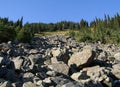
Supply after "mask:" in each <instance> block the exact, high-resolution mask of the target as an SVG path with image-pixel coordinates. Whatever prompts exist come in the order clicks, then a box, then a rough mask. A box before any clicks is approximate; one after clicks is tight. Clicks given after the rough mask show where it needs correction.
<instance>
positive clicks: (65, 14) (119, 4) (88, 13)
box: [0, 0, 120, 23]
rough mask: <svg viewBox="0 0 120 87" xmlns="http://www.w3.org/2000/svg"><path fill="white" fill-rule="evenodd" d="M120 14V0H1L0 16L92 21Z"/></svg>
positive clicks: (56, 20)
mask: <svg viewBox="0 0 120 87" xmlns="http://www.w3.org/2000/svg"><path fill="white" fill-rule="evenodd" d="M117 12H118V13H119V14H120V0H1V1H0V17H8V18H9V19H10V20H13V21H16V20H17V19H19V18H21V17H22V16H23V19H24V20H23V21H24V23H26V22H30V23H31V22H45V23H50V22H53V23H54V22H58V21H62V20H67V21H74V22H79V21H80V20H81V19H82V18H83V19H85V20H87V21H89V22H90V21H92V20H94V19H95V17H98V18H103V17H104V14H109V15H110V16H113V15H114V14H116V13H117Z"/></svg>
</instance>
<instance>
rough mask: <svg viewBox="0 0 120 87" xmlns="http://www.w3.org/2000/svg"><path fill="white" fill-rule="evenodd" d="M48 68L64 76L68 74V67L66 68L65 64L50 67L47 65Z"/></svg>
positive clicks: (55, 64)
mask: <svg viewBox="0 0 120 87" xmlns="http://www.w3.org/2000/svg"><path fill="white" fill-rule="evenodd" d="M48 67H49V68H50V69H51V70H53V71H56V72H59V73H63V74H65V75H68V72H69V66H67V65H66V64H65V63H63V62H61V63H53V64H52V65H48Z"/></svg>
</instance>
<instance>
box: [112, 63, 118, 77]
mask: <svg viewBox="0 0 120 87" xmlns="http://www.w3.org/2000/svg"><path fill="white" fill-rule="evenodd" d="M112 73H113V75H115V76H116V77H117V78H118V79H120V64H115V65H113V66H112Z"/></svg>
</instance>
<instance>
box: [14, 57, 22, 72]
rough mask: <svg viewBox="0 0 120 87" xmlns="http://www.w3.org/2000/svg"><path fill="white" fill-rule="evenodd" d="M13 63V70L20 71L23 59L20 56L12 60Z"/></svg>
mask: <svg viewBox="0 0 120 87" xmlns="http://www.w3.org/2000/svg"><path fill="white" fill-rule="evenodd" d="M13 62H14V65H15V69H18V70H20V69H21V66H22V63H23V59H22V58H21V57H20V56H18V57H16V58H13Z"/></svg>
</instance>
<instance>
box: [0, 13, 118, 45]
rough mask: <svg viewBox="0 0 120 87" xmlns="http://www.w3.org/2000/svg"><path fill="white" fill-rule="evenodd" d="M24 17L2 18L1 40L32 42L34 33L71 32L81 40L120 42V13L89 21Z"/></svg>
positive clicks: (38, 34)
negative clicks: (45, 20) (32, 20)
mask: <svg viewBox="0 0 120 87" xmlns="http://www.w3.org/2000/svg"><path fill="white" fill-rule="evenodd" d="M22 22H23V18H21V19H18V20H17V21H16V22H13V21H10V20H8V18H0V42H7V41H13V40H18V41H20V42H30V41H31V39H32V38H33V36H34V35H36V36H43V35H51V34H69V35H71V36H74V37H75V38H76V40H77V41H80V42H90V43H91V42H98V41H100V42H101V43H113V44H118V45H119V44H120V36H119V35H120V15H119V14H118V13H117V14H116V15H115V16H114V17H110V16H109V15H105V16H104V19H99V18H96V19H95V20H93V21H92V22H90V23H88V22H87V21H86V20H84V19H82V20H81V21H80V22H79V23H76V22H72V21H61V22H57V23H26V24H24V25H23V23H22Z"/></svg>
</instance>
